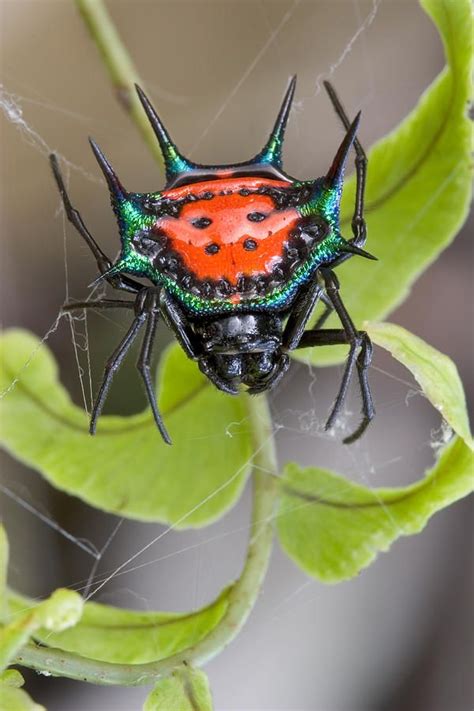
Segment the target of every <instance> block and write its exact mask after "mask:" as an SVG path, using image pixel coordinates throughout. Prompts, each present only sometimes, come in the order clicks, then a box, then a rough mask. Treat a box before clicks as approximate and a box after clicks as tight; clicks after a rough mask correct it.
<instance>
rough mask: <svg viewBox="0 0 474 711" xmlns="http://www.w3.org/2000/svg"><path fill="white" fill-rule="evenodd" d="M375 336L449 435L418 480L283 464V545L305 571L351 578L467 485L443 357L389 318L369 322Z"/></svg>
mask: <svg viewBox="0 0 474 711" xmlns="http://www.w3.org/2000/svg"><path fill="white" fill-rule="evenodd" d="M368 327H369V333H370V334H371V336H373V338H374V340H375V342H376V343H378V344H379V345H381V346H383V347H386V348H388V349H389V350H390V352H391V353H392V354H393V355H394V356H395V357H396V358H398V359H399V360H400V361H401V362H402V363H403V364H404V365H405V366H406V367H407V368H409V369H410V370H411V371H412V373H413V374H414V376H415V377H416V379H417V381H418V382H419V384H420V385H421V387H422V389H423V392H424V394H425V395H426V397H427V398H428V399H429V400H430V401H431V402H432V403H433V404H434V405H435V407H437V408H438V409H439V410H440V412H441V413H442V414H443V417H444V418H445V419H446V421H447V422H448V423H449V425H450V426H451V427H452V428H453V429H454V431H455V432H456V433H457V436H456V437H454V439H453V440H452V441H451V442H450V443H449V444H448V445H447V446H446V447H445V448H444V449H443V450H442V451H441V453H440V456H439V458H438V460H437V462H436V464H435V466H434V467H433V468H432V469H431V470H430V471H429V472H427V474H426V476H425V478H424V479H422V480H421V481H419V482H417V483H415V484H412V485H411V486H407V487H402V488H379V489H369V488H367V487H364V486H360V485H358V484H354V483H352V482H349V481H347V480H346V479H344V478H343V477H341V476H338V475H337V474H334V473H332V472H330V471H327V470H324V469H318V468H315V467H308V468H301V467H300V466H298V465H297V464H292V463H290V464H288V465H287V466H286V469H285V472H284V476H283V478H282V482H281V486H282V492H283V493H282V498H281V502H280V511H279V515H278V519H277V528H278V535H279V539H280V542H281V545H282V547H283V549H284V550H285V551H286V552H287V554H288V555H289V556H290V558H292V560H294V561H295V563H296V564H297V565H299V566H300V567H301V568H302V569H303V570H304V571H306V572H307V573H308V574H309V575H311V576H313V577H315V578H318V579H319V580H322V581H324V582H328V583H334V582H338V581H340V580H345V579H348V578H352V577H353V576H354V575H357V573H358V572H359V571H360V570H361V569H362V568H365V567H366V566H368V565H369V564H370V563H371V562H372V561H373V560H374V559H375V557H376V555H377V553H378V552H379V551H386V550H388V548H389V547H390V545H391V544H392V542H393V541H395V540H396V539H397V538H399V537H400V536H408V535H411V534H414V533H418V532H419V531H421V530H422V529H423V528H424V526H425V525H426V524H427V522H428V520H429V519H430V517H431V516H432V515H433V514H434V513H436V512H437V511H439V510H441V509H443V508H445V507H447V506H449V505H450V504H452V503H453V502H455V501H457V500H458V499H460V498H462V497H463V496H466V495H467V494H469V493H470V492H471V491H473V489H474V476H473V472H474V456H473V452H472V439H471V436H470V433H469V425H468V421H467V415H466V410H465V400H464V392H463V390H462V387H461V383H460V381H459V376H458V373H457V370H456V367H455V366H454V364H453V363H452V362H451V361H450V359H449V358H448V357H447V356H445V355H443V354H442V353H439V352H438V351H436V350H435V349H434V348H432V347H431V346H429V345H427V344H426V343H424V342H423V341H421V340H420V339H419V338H417V337H416V336H413V335H412V334H410V333H409V332H408V331H405V330H404V329H402V328H400V327H398V326H394V325H392V324H382V325H380V324H378V325H370V324H369V326H368Z"/></svg>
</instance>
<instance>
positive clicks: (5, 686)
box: [0, 669, 46, 711]
mask: <svg viewBox="0 0 474 711" xmlns="http://www.w3.org/2000/svg"><path fill="white" fill-rule="evenodd" d="M8 671H9V672H10V671H11V672H13V671H14V670H13V669H12V670H8ZM0 711H46V709H45V707H44V706H40V704H36V703H35V702H34V701H33V700H32V699H31V697H30V696H28V694H27V693H26V691H24V690H23V689H19V688H18V686H17V685H16V684H10V683H9V681H8V680H7V681H6V682H3V681H2V680H1V679H0Z"/></svg>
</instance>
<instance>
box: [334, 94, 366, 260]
mask: <svg viewBox="0 0 474 711" xmlns="http://www.w3.org/2000/svg"><path fill="white" fill-rule="evenodd" d="M323 84H324V88H325V89H326V91H327V93H328V94H329V98H330V100H331V103H332V105H333V107H334V110H335V112H336V113H337V115H338V116H339V118H340V119H341V121H342V123H343V124H344V127H345V129H346V130H348V129H349V127H350V125H351V122H350V121H349V118H348V116H347V114H346V112H345V111H344V107H343V105H342V104H341V102H340V100H339V97H338V95H337V94H336V91H335V89H334V87H333V86H332V84H330V83H329V82H328V81H325V82H323ZM354 150H355V152H356V159H355V166H356V199H355V208H354V215H353V217H352V222H351V226H352V232H353V235H354V238H353V239H352V240H351V243H352V244H354V245H355V246H356V247H363V246H364V244H365V241H366V239H367V227H366V224H365V220H364V195H365V181H366V177H367V156H366V154H365V151H364V149H363V148H362V146H361V144H360V142H359V139H358V138H357V136H356V138H355V139H354Z"/></svg>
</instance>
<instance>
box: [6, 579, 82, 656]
mask: <svg viewBox="0 0 474 711" xmlns="http://www.w3.org/2000/svg"><path fill="white" fill-rule="evenodd" d="M82 609H83V599H82V597H81V596H80V595H79V594H78V593H76V592H74V591H73V590H66V589H65V588H59V589H58V590H55V591H54V593H53V594H52V595H51V597H49V598H48V599H46V600H44V601H43V602H41V603H39V604H37V605H32V606H28V607H27V608H26V609H25V610H24V611H22V613H21V614H19V615H17V616H16V617H15V618H14V619H13V621H11V622H9V623H8V624H7V625H5V626H4V627H2V628H0V669H4V668H5V667H6V666H7V665H8V664H9V663H10V662H11V660H12V659H13V658H14V657H15V655H16V654H17V652H19V650H20V649H21V648H22V647H23V646H24V645H25V644H26V643H27V642H28V641H29V639H30V638H31V637H32V636H33V635H34V633H35V632H36V631H37V630H39V629H40V628H44V629H45V630H47V631H48V632H58V631H60V630H64V629H66V628H67V627H73V626H74V625H75V624H76V623H77V622H78V621H79V619H80V617H81V614H82Z"/></svg>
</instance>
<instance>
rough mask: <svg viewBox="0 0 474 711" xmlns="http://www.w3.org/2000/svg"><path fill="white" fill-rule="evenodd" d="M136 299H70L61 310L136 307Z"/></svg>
mask: <svg viewBox="0 0 474 711" xmlns="http://www.w3.org/2000/svg"><path fill="white" fill-rule="evenodd" d="M134 308H135V302H134V301H125V299H98V300H97V301H69V302H68V303H66V304H63V306H62V307H61V311H64V312H66V313H67V312H69V311H83V310H84V309H134Z"/></svg>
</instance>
